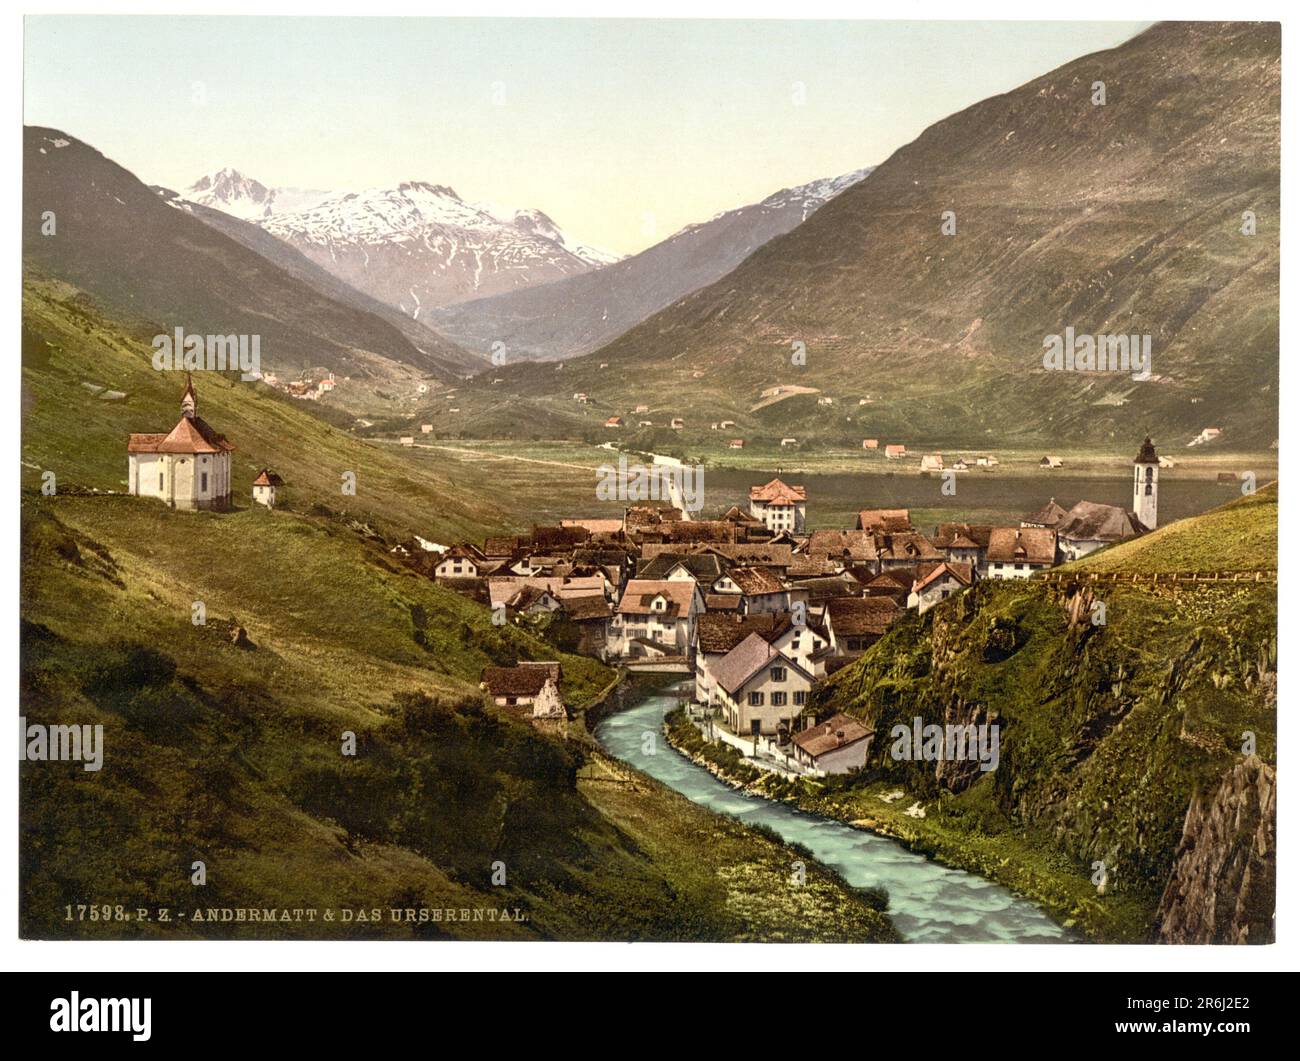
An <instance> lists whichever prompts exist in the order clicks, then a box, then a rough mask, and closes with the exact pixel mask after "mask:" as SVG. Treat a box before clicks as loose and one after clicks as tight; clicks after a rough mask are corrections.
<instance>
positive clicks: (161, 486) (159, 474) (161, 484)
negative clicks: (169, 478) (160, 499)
mask: <svg viewBox="0 0 1300 1061" xmlns="http://www.w3.org/2000/svg"><path fill="white" fill-rule="evenodd" d="M162 488H163V473H162V472H159V473H158V489H159V490H161V489H162Z"/></svg>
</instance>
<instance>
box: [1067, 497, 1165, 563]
mask: <svg viewBox="0 0 1300 1061" xmlns="http://www.w3.org/2000/svg"><path fill="white" fill-rule="evenodd" d="M1147 530H1148V528H1147V527H1145V526H1143V524H1142V522H1141V521H1140V520H1139V519H1138V518H1137V516H1136V515H1135V514H1134V513H1132V512H1127V511H1125V510H1124V509H1122V508H1120V507H1119V506H1117V505H1102V504H1098V503H1097V502H1095V501H1080V502H1079V503H1078V504H1077V505H1075V506H1074V507H1073V508H1072V509H1070V511H1069V512H1067V513H1066V514H1065V515H1064V516H1063V517H1062V518H1061V521H1060V522H1059V523H1058V524H1057V525H1056V537H1057V542H1058V544H1059V546H1060V549H1061V556H1062V558H1063V559H1065V560H1078V559H1079V558H1080V557H1084V556H1087V555H1088V554H1089V553H1095V552H1096V551H1097V550H1098V549H1101V548H1103V547H1104V546H1107V545H1113V544H1114V543H1115V542H1122V541H1124V540H1126V539H1128V538H1136V537H1137V536H1138V535H1140V534H1146V533H1147Z"/></svg>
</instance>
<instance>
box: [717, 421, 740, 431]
mask: <svg viewBox="0 0 1300 1061" xmlns="http://www.w3.org/2000/svg"><path fill="white" fill-rule="evenodd" d="M718 426H719V427H720V428H722V430H723V431H726V430H727V429H728V428H732V427H735V426H736V421H735V420H723V421H722V422H721V423H719V424H718Z"/></svg>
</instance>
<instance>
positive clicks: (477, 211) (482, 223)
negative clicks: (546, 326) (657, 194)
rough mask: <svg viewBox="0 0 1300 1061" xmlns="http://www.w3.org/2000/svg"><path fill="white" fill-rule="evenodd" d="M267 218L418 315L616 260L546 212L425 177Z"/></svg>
mask: <svg viewBox="0 0 1300 1061" xmlns="http://www.w3.org/2000/svg"><path fill="white" fill-rule="evenodd" d="M260 224H261V225H262V226H263V227H264V228H265V229H266V230H267V231H268V232H270V233H271V234H272V235H275V236H278V237H279V238H280V239H282V240H284V241H285V242H286V243H289V244H290V245H291V246H293V247H295V248H296V249H298V250H300V251H302V253H303V254H305V255H306V256H307V257H308V258H310V259H312V260H313V261H314V262H316V263H317V264H319V265H320V266H321V267H323V268H325V269H328V270H329V271H330V272H331V273H333V274H334V275H335V276H337V277H339V278H340V279H342V280H345V281H346V282H347V283H349V284H351V285H352V286H353V287H356V288H358V289H360V290H362V291H365V292H367V293H368V294H370V295H373V296H374V297H375V298H378V299H380V300H382V301H384V302H387V303H388V304H389V305H392V306H396V307H398V308H399V309H400V310H401V311H402V312H403V313H406V314H408V315H409V316H411V317H414V318H416V319H419V318H420V317H422V316H426V315H427V314H428V313H429V311H430V310H432V309H434V308H436V307H438V306H444V305H447V304H448V303H451V302H458V301H460V300H462V299H467V298H475V297H478V296H482V295H491V294H496V293H498V292H500V291H512V290H515V289H517V288H521V287H526V286H531V285H533V284H540V283H545V282H546V281H548V280H556V279H559V278H561V277H565V276H573V275H575V274H577V273H584V272H587V271H588V270H590V269H593V268H595V267H598V266H599V265H602V264H604V263H605V262H607V261H608V260H609V256H607V255H604V254H601V253H600V252H596V251H592V250H591V249H590V248H587V247H584V246H582V245H581V244H576V243H572V242H571V241H570V240H568V239H567V238H566V237H565V236H564V234H563V233H562V232H561V231H560V230H559V228H557V227H556V225H555V223H554V222H553V221H551V219H550V218H549V217H547V216H546V215H545V214H543V213H542V212H541V211H540V210H520V211H518V212H516V213H515V214H514V215H513V216H511V217H507V218H501V217H498V216H496V214H494V213H492V212H491V211H489V210H488V209H487V208H486V207H482V206H476V205H474V204H472V203H467V202H464V201H463V200H462V199H461V198H460V196H458V195H457V194H456V193H455V192H454V191H453V190H452V189H451V188H448V187H445V186H443V185H437V184H429V183H427V182H425V181H411V182H407V183H403V184H400V185H398V186H397V187H396V188H378V189H371V190H369V191H364V192H358V193H351V192H350V193H348V194H345V195H336V196H334V197H332V198H329V199H327V200H325V201H324V202H322V203H320V204H318V205H317V206H315V207H313V208H312V209H310V210H304V211H300V212H298V213H293V214H280V213H275V214H272V215H270V216H269V217H265V218H263V219H261V221H260Z"/></svg>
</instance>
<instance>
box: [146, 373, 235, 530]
mask: <svg viewBox="0 0 1300 1061" xmlns="http://www.w3.org/2000/svg"><path fill="white" fill-rule="evenodd" d="M198 405H199V400H198V395H197V393H196V392H195V390H194V381H193V379H191V378H190V377H189V376H187V377H186V382H185V390H184V392H183V393H182V394H181V418H180V420H178V421H177V422H176V426H175V427H173V428H172V429H171V430H170V431H167V432H161V433H157V434H132V435H131V436H130V438H129V439H127V443H126V453H127V483H128V492H129V493H131V494H134V495H135V496H137V497H156V498H157V499H158V500H160V501H162V502H164V503H165V504H167V505H169V506H170V507H172V508H178V509H218V510H221V509H228V508H230V454H231V453H233V452H234V449H235V447H234V446H232V445H231V444H230V443H229V442H227V441H226V436H225V435H221V434H218V433H217V432H216V431H214V430H213V429H212V427H211V426H210V425H209V424H208V423H207V422H206V421H205V420H203V419H202V417H200V416H199V415H198Z"/></svg>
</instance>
